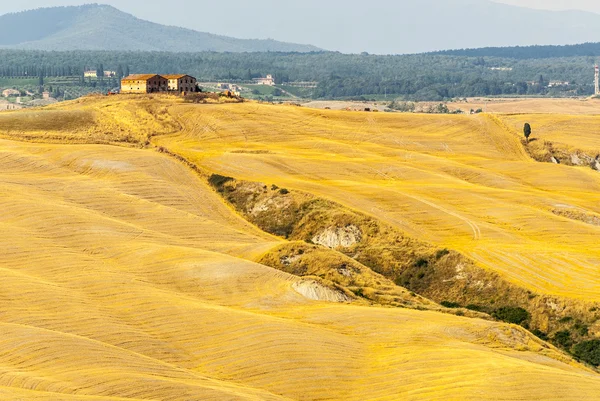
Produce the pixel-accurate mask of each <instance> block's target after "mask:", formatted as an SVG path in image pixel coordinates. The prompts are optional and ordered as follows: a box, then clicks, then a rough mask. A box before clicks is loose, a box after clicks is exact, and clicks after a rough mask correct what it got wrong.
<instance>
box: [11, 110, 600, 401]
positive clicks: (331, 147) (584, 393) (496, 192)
mask: <svg viewBox="0 0 600 401" xmlns="http://www.w3.org/2000/svg"><path fill="white" fill-rule="evenodd" d="M94 101H96V100H89V99H86V100H84V101H83V103H81V104H79V103H72V104H71V105H70V106H69V105H62V106H61V107H64V108H65V110H68V108H69V107H72V108H77V109H78V108H79V107H80V106H81V107H90V108H91V109H93V111H94V113H107V114H106V117H103V118H106V122H101V123H100V124H101V125H100V126H102V124H106V125H105V126H106V127H109V126H110V127H113V126H114V127H122V129H123V132H125V133H128V134H130V135H132V136H133V137H134V139H136V140H139V141H142V140H145V139H147V138H150V137H151V136H152V135H151V132H152V131H153V129H152V127H154V126H155V124H156V126H160V125H162V123H161V120H160V118H162V119H164V120H162V122H163V123H164V127H163V128H162V130H161V131H158V132H159V133H161V132H162V133H164V134H167V133H168V132H171V131H172V128H173V126H172V125H171V122H176V123H181V124H183V125H184V126H185V127H184V131H183V132H181V133H177V134H171V135H165V136H161V137H157V138H155V139H154V140H155V141H157V143H159V144H162V145H164V146H166V147H168V149H170V150H172V151H177V152H178V153H179V152H180V153H181V155H182V156H184V157H185V158H186V159H189V160H193V161H194V162H196V163H198V164H199V165H200V166H201V167H203V168H206V169H209V170H212V171H216V172H222V173H227V174H228V175H235V176H238V177H240V178H251V179H253V181H265V182H267V183H269V184H271V183H274V182H277V183H278V184H279V185H280V186H281V185H285V186H286V187H289V188H290V189H293V188H300V189H306V190H308V191H309V192H313V193H317V194H321V195H324V194H325V195H326V196H327V197H329V198H331V199H335V200H338V201H339V202H340V203H343V204H345V205H348V206H351V207H353V208H355V209H359V210H362V211H364V212H365V213H367V214H370V215H372V216H376V217H378V218H380V219H381V220H383V221H385V222H388V223H389V224H391V225H393V226H394V227H399V228H402V230H405V231H407V232H411V233H412V234H413V235H415V236H419V237H420V238H423V239H428V240H431V241H434V242H437V243H438V244H449V245H455V246H456V248H460V249H462V250H464V251H465V252H468V253H470V254H471V255H475V256H477V255H479V254H481V255H485V256H486V258H489V257H490V256H489V255H490V253H491V252H492V251H494V252H499V251H502V252H510V253H509V254H507V255H505V256H508V255H510V256H512V257H514V258H515V259H517V260H520V262H521V263H523V265H524V266H525V268H523V269H521V270H519V269H515V267H514V266H510V269H509V268H508V267H507V266H505V267H504V269H503V268H502V266H501V265H500V264H493V263H489V260H488V259H484V260H483V261H482V264H483V265H485V266H487V267H489V268H491V269H494V270H496V271H499V272H502V274H504V275H505V276H506V277H509V278H510V279H511V280H514V281H517V282H521V283H522V282H524V283H525V284H527V283H528V282H529V280H531V282H534V283H536V285H540V286H541V287H543V289H544V290H547V291H549V292H552V291H553V290H554V288H555V287H553V286H552V285H549V284H547V283H545V284H539V277H545V278H552V277H553V275H552V272H553V271H554V270H553V268H552V267H550V266H546V265H545V264H544V263H541V264H539V265H537V266H536V269H533V267H529V266H528V264H527V263H525V262H526V260H529V259H528V258H538V257H539V255H538V254H536V253H535V252H538V253H539V252H542V250H543V249H547V247H548V246H554V245H557V246H559V248H558V250H557V252H553V253H551V254H550V253H548V257H549V258H552V260H554V261H555V260H556V258H557V257H558V255H563V254H562V253H561V252H567V254H564V256H565V257H566V256H571V255H570V254H569V252H579V253H578V254H577V255H584V252H585V254H586V255H590V256H589V257H593V255H594V254H593V252H594V250H593V249H591V250H585V251H583V250H581V249H579V250H577V251H575V250H573V249H572V245H573V244H572V243H570V242H569V241H570V240H569V239H568V238H566V237H563V238H561V241H559V240H558V239H557V238H555V234H556V233H557V232H563V231H564V230H567V229H568V228H569V227H576V228H579V229H578V230H574V232H575V233H576V235H577V236H576V237H575V238H576V240H577V241H583V243H586V244H587V243H591V242H586V241H588V239H586V238H587V237H586V236H585V235H587V234H589V236H590V238H589V241H591V236H592V234H593V233H595V231H594V230H596V229H597V228H596V227H595V226H589V227H588V225H585V224H584V223H582V222H579V221H572V220H570V219H566V218H564V217H560V216H556V215H555V214H553V213H551V212H548V213H545V214H544V212H543V211H544V210H545V209H543V203H542V200H543V199H547V198H552V199H553V202H556V201H557V200H554V198H555V197H556V198H558V201H560V202H564V201H565V199H564V198H566V197H569V199H571V200H572V201H576V202H578V203H581V204H582V206H581V207H582V208H583V209H586V208H590V209H591V208H592V207H591V206H589V205H591V204H592V201H591V200H589V203H585V199H586V197H585V194H584V192H583V191H582V190H581V188H580V189H579V191H576V192H575V195H571V194H569V195H565V193H564V191H563V192H560V189H554V191H557V192H551V191H550V192H549V193H548V190H545V191H543V190H541V189H539V188H538V187H537V186H536V185H532V184H531V183H530V182H528V181H527V180H526V179H525V178H524V176H523V175H520V174H522V173H521V171H522V169H523V168H524V167H528V174H529V175H533V176H534V177H535V178H531V177H530V176H528V177H529V178H528V179H529V180H533V179H538V180H542V179H543V178H544V177H545V176H546V175H547V174H550V173H551V172H552V171H553V170H550V168H551V167H554V166H550V165H547V166H546V165H541V164H535V163H532V162H530V161H528V159H527V158H526V157H525V156H524V154H523V153H522V149H521V148H520V147H519V146H518V141H516V140H515V141H512V140H510V137H508V138H507V137H506V136H505V133H504V131H503V130H500V129H499V128H497V125H495V124H493V123H491V122H489V121H488V120H485V119H481V120H466V119H463V118H460V117H439V118H438V117H427V118H425V117H420V116H417V117H414V119H413V116H411V117H408V118H398V117H397V116H383V115H379V116H377V117H373V115H363V114H361V115H358V114H356V115H352V113H343V114H342V113H335V112H330V113H326V112H316V111H310V110H304V109H298V108H292V107H274V106H267V105H256V104H241V105H231V106H223V105H218V106H212V105H202V106H195V105H183V104H178V103H172V104H171V105H170V106H169V107H168V109H167V112H165V113H163V114H162V115H163V117H159V115H160V108H159V109H152V110H150V111H149V110H148V109H147V108H146V107H145V106H144V105H145V103H144V102H145V100H144V99H141V100H139V103H137V102H138V101H131V100H129V101H128V100H126V98H121V99H119V100H118V101H116V100H115V102H116V103H115V104H114V105H111V104H110V102H108V101H107V100H105V99H101V100H97V102H98V104H97V105H96V106H94V104H93V103H94ZM120 101H123V102H126V104H124V105H123V109H124V110H121V108H119V107H118V106H117V105H118V102H120ZM111 107H114V108H113V109H111ZM157 107H162V105H161V104H158V105H157ZM51 109H52V110H54V109H53V108H51ZM146 114H149V115H151V116H152V119H151V120H150V121H146V117H145V116H146ZM157 114H158V115H157ZM96 118H98V117H97V115H96ZM136 122H137V125H139V127H138V128H135V127H136V124H135V123H136ZM113 124H114V125H113ZM128 126H129V127H134V128H135V129H134V128H131V129H129V128H127V127H128ZM0 128H1V127H0ZM35 132H37V131H35ZM482 132H483V134H482ZM109 134H111V135H114V136H112V137H111V138H119V136H118V135H120V134H114V133H109ZM40 135H41V134H40ZM88 135H89V136H88V137H87V138H86V137H84V136H79V134H77V135H75V134H73V135H69V134H68V133H65V134H64V137H65V138H66V139H65V140H66V141H73V142H76V141H81V142H83V141H84V140H87V141H88V142H95V141H96V140H97V138H96V137H95V136H94V135H96V132H95V131H93V130H91V131H88ZM26 139H29V138H26ZM50 139H52V140H54V138H50ZM36 140H39V141H43V140H44V137H43V136H39V137H37V138H36ZM115 142H117V143H119V142H118V140H116V141H115ZM474 143H476V144H477V146H474ZM444 144H445V145H447V146H444ZM240 149H245V150H265V149H268V150H270V151H272V152H273V153H264V152H257V153H233V152H232V151H235V150H240ZM565 168H566V167H565ZM535 169H541V172H540V171H538V172H536V171H535ZM561 171H562V170H561ZM568 171H569V172H570V171H571V170H568ZM574 171H575V172H574V173H573V174H580V177H581V178H580V179H581V180H585V183H586V184H590V183H591V182H593V180H594V179H595V176H592V172H591V170H590V171H589V172H588V171H583V170H581V171H580V170H574ZM476 173H477V174H476ZM542 173H543V174H542ZM459 176H460V178H459ZM553 177H554V179H555V180H557V181H559V178H560V177H558V176H553ZM265 178H266V179H265ZM559 182H561V181H559ZM562 182H563V184H562V185H567V186H572V187H573V186H577V185H578V182H577V181H576V180H567V181H562ZM551 184H552V185H553V183H552V181H550V183H547V184H546V185H550V186H551ZM561 189H562V188H561ZM467 194H469V196H467ZM0 195H1V196H0V206H1V208H0V210H2V213H1V214H0V225H1V226H2V232H3V243H4V244H6V247H5V249H4V251H3V252H1V253H0V266H1V269H2V272H3V279H2V286H1V289H0V297H1V300H2V302H1V303H0V333H1V334H2V335H1V336H0V343H1V347H0V349H1V350H2V351H1V352H0V366H1V370H2V374H0V397H2V398H6V399H19V398H22V399H47V400H56V399H65V400H71V399H72V400H80V399H81V400H83V399H94V400H108V399H111V400H112V399H128V400H190V399H202V400H211V399H212V400H223V399H228V400H229V399H231V400H234V399H236V400H237V399H240V400H292V399H298V400H300V399H302V400H323V399H332V400H333V399H336V400H338V399H344V400H364V399H372V400H393V399H398V398H402V399H409V400H432V399H449V400H451V399H457V400H498V399H503V400H522V399H532V398H536V399H544V400H565V399H573V400H576V399H590V400H591V399H600V398H599V396H598V394H600V377H599V376H598V375H597V374H596V373H593V372H591V371H588V370H586V369H585V368H584V367H582V366H581V365H578V364H576V363H574V362H573V361H572V360H570V359H568V358H567V357H565V356H564V355H562V354H560V353H558V352H556V351H555V350H553V349H551V348H548V346H547V345H545V344H543V343H542V342H541V341H539V340H537V339H535V338H533V337H532V336H531V335H529V334H527V333H526V332H525V331H524V330H522V329H521V328H518V327H513V326H508V325H504V324H499V323H494V322H489V321H485V320H479V319H469V318H460V317H456V316H452V315H448V314H441V313H437V312H430V311H418V310H409V309H396V308H393V309H392V308H390V309H386V308H374V307H366V306H361V305H360V304H356V305H338V304H328V303H324V302H319V301H310V300H307V299H306V298H304V297H302V296H301V295H300V294H298V293H297V292H296V291H294V290H293V288H292V285H293V284H294V283H297V282H298V281H299V280H301V279H300V278H298V277H295V276H292V275H289V274H287V273H285V272H280V271H277V270H275V269H271V268H268V267H265V266H264V265H260V264H256V263H253V262H251V260H256V259H258V258H259V257H260V256H261V255H264V254H265V253H267V252H268V251H269V250H272V249H273V248H275V247H280V246H283V245H285V244H286V243H285V242H284V241H283V240H282V239H278V238H275V237H272V236H270V235H267V234H265V233H263V232H262V231H260V230H258V229H257V228H255V227H254V226H252V225H250V224H249V223H247V222H246V221H245V220H244V219H242V218H241V217H239V216H238V215H236V214H235V213H234V212H233V210H231V209H230V208H228V207H227V206H226V205H225V204H224V203H223V201H222V200H221V199H220V197H219V196H218V195H217V194H216V193H214V191H213V190H212V189H211V188H209V187H208V186H207V185H206V184H204V183H203V182H202V181H201V180H200V179H199V177H198V176H197V175H195V174H194V173H193V172H192V171H191V170H190V169H188V168H186V167H185V166H184V165H183V164H181V163H179V162H178V161H177V160H175V159H173V158H170V157H168V156H166V155H162V154H159V153H158V152H153V151H151V150H148V149H146V150H139V149H127V148H122V147H114V146H105V145H77V146H74V145H65V144H60V145H58V144H46V143H43V144H31V143H19V142H14V141H0ZM525 195H526V196H525ZM524 196H525V197H524ZM457 197H459V198H457ZM523 197H524V200H523V201H520V200H521V199H523ZM492 206H493V207H492ZM526 212H528V213H529V214H532V216H531V217H530V218H531V220H528V214H527V213H526ZM482 213H485V214H490V213H498V214H499V216H500V215H502V216H504V217H505V218H506V219H509V220H508V222H507V221H505V222H504V224H499V223H498V222H496V221H494V220H491V217H490V220H491V222H489V223H486V224H483V223H482V217H481V214H482ZM513 214H514V217H513V218H514V219H518V220H519V224H520V225H521V226H522V229H523V230H525V231H527V232H526V233H522V236H517V235H516V234H517V233H518V231H516V230H514V231H513V226H512V225H511V224H510V223H513V224H515V223H516V222H513V221H511V220H510V216H511V215H513ZM540 215H543V216H544V217H545V221H547V222H549V223H555V222H556V221H560V222H562V223H563V224H564V226H559V227H554V226H553V225H552V224H548V225H544V226H543V227H545V229H544V235H543V236H540V237H539V243H538V245H537V246H532V248H531V249H532V251H533V254H532V255H527V254H526V253H525V252H524V249H525V248H524V247H525V246H527V245H533V244H535V242H526V243H525V244H521V243H520V242H519V241H523V240H524V239H525V235H526V234H527V235H529V234H532V233H531V232H530V231H531V230H540V229H541V227H542V223H540V222H539V221H538V220H539V219H536V217H539V216H540ZM528 221H529V225H528V224H527V222H528ZM535 222H537V223H536V224H534V223H535ZM582 227H586V229H587V230H589V233H588V231H586V229H584V228H582ZM561 230H563V231H561ZM478 233H479V234H478ZM553 234H554V235H553ZM531 238H535V236H534V235H532V236H531ZM517 240H519V241H517ZM542 241H543V242H544V244H542ZM571 241H572V240H571ZM494 244H496V245H494ZM505 246H508V247H507V248H506V249H504V247H505ZM588 252H589V254H588ZM492 255H497V253H492ZM317 256H318V255H315V257H317ZM522 258H523V259H524V260H521V259H522ZM580 261H581V260H580ZM315 263H316V260H315ZM311 264H312V262H311ZM582 265H583V263H582ZM586 266H588V265H587V264H586ZM580 267H581V266H580V265H577V264H574V265H572V266H570V267H569V268H568V270H565V269H564V268H563V275H561V276H560V277H561V280H557V281H556V284H555V285H556V286H559V288H563V289H565V290H563V291H567V289H570V291H571V292H572V291H573V288H574V287H575V286H579V287H582V286H581V284H582V283H588V286H591V287H592V289H593V285H594V284H593V283H594V282H595V281H594V277H595V276H594V273H593V272H586V273H585V274H584V273H582V272H581V271H580V270H579V269H580ZM534 271H535V272H537V275H536V276H535V277H536V278H535V279H534V278H533V272H534ZM564 271H569V272H570V273H578V274H579V276H578V275H576V274H573V279H572V281H571V282H570V283H567V282H565V280H564ZM584 287H585V286H583V288H584ZM569 295H570V296H573V295H572V294H569ZM579 296H581V297H587V298H592V297H591V296H590V295H589V293H587V292H585V288H584V291H583V293H582V294H580V295H579ZM119 397H120V398H119Z"/></svg>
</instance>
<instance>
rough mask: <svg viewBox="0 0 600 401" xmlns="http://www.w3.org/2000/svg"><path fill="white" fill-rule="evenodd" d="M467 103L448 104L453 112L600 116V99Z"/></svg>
mask: <svg viewBox="0 0 600 401" xmlns="http://www.w3.org/2000/svg"><path fill="white" fill-rule="evenodd" d="M467 100H468V101H467V102H452V103H448V107H449V108H450V109H451V110H457V109H461V110H462V111H464V112H467V113H468V112H469V110H471V109H473V110H477V109H482V110H483V111H484V112H486V113H502V114H514V113H518V114H533V113H544V114H548V113H551V114H578V115H583V114H600V99H581V98H575V99H568V98H565V99H550V98H547V99H546V98H541V99H539V98H537V99H536V98H532V99H528V98H513V99H510V98H508V99H486V98H471V99H467Z"/></svg>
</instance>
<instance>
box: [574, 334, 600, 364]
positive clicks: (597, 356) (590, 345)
mask: <svg viewBox="0 0 600 401" xmlns="http://www.w3.org/2000/svg"><path fill="white" fill-rule="evenodd" d="M573 355H575V356H576V357H577V358H579V359H581V360H582V361H584V362H587V363H589V364H590V365H593V366H600V340H591V341H584V342H581V343H579V344H577V345H576V346H575V347H574V348H573Z"/></svg>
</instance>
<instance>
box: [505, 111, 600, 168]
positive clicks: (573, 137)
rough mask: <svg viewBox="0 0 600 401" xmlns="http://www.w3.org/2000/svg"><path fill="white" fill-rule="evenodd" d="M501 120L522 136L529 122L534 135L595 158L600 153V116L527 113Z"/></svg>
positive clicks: (540, 139)
mask: <svg viewBox="0 0 600 401" xmlns="http://www.w3.org/2000/svg"><path fill="white" fill-rule="evenodd" d="M599 111H600V110H599ZM501 119H502V120H503V121H504V122H505V123H506V124H507V125H508V126H509V127H510V128H511V129H512V130H514V132H515V133H518V134H519V135H522V133H523V124H524V122H525V121H526V122H529V123H530V124H531V126H532V138H536V139H538V140H539V141H550V142H552V143H553V144H555V145H559V146H560V145H562V146H564V147H565V148H566V150H567V151H571V152H575V151H577V150H580V151H584V152H589V153H590V155H591V156H593V157H595V156H596V155H598V154H599V153H600V115H595V116H575V115H568V114H562V115H555V114H525V115H508V116H502V117H501Z"/></svg>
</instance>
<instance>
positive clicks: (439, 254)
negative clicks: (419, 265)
mask: <svg viewBox="0 0 600 401" xmlns="http://www.w3.org/2000/svg"><path fill="white" fill-rule="evenodd" d="M449 254H450V251H449V250H447V249H440V250H439V251H437V252H436V254H435V258H436V259H438V260H440V259H441V258H443V257H444V256H446V255H449Z"/></svg>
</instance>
